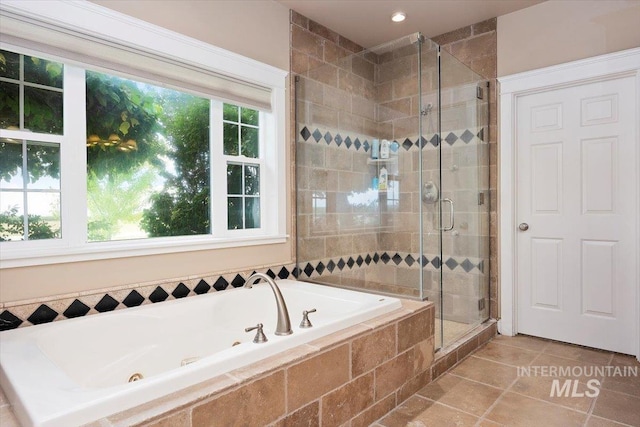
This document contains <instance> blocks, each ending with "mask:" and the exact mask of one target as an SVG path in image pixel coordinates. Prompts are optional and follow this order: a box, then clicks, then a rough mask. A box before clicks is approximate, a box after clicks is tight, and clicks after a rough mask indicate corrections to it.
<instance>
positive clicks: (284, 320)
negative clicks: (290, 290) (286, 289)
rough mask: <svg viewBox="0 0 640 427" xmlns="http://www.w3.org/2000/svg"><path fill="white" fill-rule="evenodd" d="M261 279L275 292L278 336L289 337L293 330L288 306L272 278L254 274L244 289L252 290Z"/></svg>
mask: <svg viewBox="0 0 640 427" xmlns="http://www.w3.org/2000/svg"><path fill="white" fill-rule="evenodd" d="M260 279H262V280H264V281H265V282H267V283H268V284H269V286H270V287H271V290H272V291H273V296H274V297H275V298H276V305H277V307H278V326H277V327H276V335H289V334H291V333H293V331H292V330H291V320H290V319H289V310H287V304H286V303H285V302H284V298H283V297H282V293H281V292H280V288H279V287H278V285H276V282H275V281H274V280H273V279H272V278H271V277H269V276H267V275H266V274H263V273H254V274H252V275H251V276H250V277H249V279H247V281H246V283H245V284H244V287H245V288H249V289H251V288H252V287H253V283H254V282H255V281H257V280H260Z"/></svg>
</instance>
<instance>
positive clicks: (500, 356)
mask: <svg viewBox="0 0 640 427" xmlns="http://www.w3.org/2000/svg"><path fill="white" fill-rule="evenodd" d="M474 356H475V357H480V358H483V359H489V360H493V361H496V362H500V363H504V364H507V365H511V366H527V365H530V364H531V362H533V360H534V359H535V358H536V357H537V356H538V353H537V352H533V351H529V350H524V349H522V348H516V347H510V346H506V345H500V344H496V343H493V342H490V343H488V344H486V345H485V346H484V347H482V348H480V349H479V350H478V351H477V352H475V353H474Z"/></svg>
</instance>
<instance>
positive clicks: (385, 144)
mask: <svg viewBox="0 0 640 427" xmlns="http://www.w3.org/2000/svg"><path fill="white" fill-rule="evenodd" d="M380 158H381V159H388V158H389V141H387V140H386V139H383V140H382V142H381V143H380Z"/></svg>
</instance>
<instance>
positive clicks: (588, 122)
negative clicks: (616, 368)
mask: <svg viewBox="0 0 640 427" xmlns="http://www.w3.org/2000/svg"><path fill="white" fill-rule="evenodd" d="M635 85H636V81H635V78H634V77H624V78H616V79H611V80H607V81H600V82H595V83H586V84H582V85H578V86H573V87H569V88H564V89H556V90H550V91H547V92H541V93H534V94H531V95H526V96H520V97H518V99H517V103H516V105H515V107H516V123H515V124H516V131H515V136H516V163H517V164H516V175H517V176H516V178H517V183H516V198H517V202H516V214H515V218H516V226H519V228H518V229H517V230H516V233H517V234H516V246H517V261H516V286H517V325H518V332H520V333H524V334H530V335H535V336H541V337H546V338H552V339H556V340H561V341H566V342H572V343H576V344H581V345H586V346H591V347H597V348H602V349H607V350H613V351H618V352H622V353H628V354H634V353H635V352H636V350H637V349H636V348H635V347H634V343H635V336H634V335H635V321H636V317H637V314H636V312H635V309H636V292H637V283H638V277H637V266H636V260H637V254H636V250H637V249H636V248H637V239H638V238H639V234H638V230H637V215H638V212H637V206H638V203H637V201H638V200H637V198H638V190H639V189H638V188H637V182H638V180H637V173H638V171H637V170H635V162H636V150H638V149H639V148H638V147H637V142H636V140H637V138H636V135H635V132H636V129H637V123H636V122H637V117H638V113H637V111H636V108H637V100H636V97H637V91H636V86H635ZM527 227H528V228H527Z"/></svg>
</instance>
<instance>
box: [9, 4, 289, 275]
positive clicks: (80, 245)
mask: <svg viewBox="0 0 640 427" xmlns="http://www.w3.org/2000/svg"><path fill="white" fill-rule="evenodd" d="M2 6H3V9H7V8H10V9H11V11H12V12H13V13H21V14H24V15H25V16H37V18H38V19H40V20H42V21H43V22H46V23H47V24H48V25H53V26H56V27H60V28H69V27H70V26H71V27H73V26H75V27H77V28H78V30H80V31H82V30H84V31H86V32H87V33H93V34H95V35H96V36H98V37H104V38H105V39H109V40H114V39H115V40H114V41H115V42H121V43H122V44H123V45H131V40H135V41H136V46H135V47H136V48H137V49H143V50H146V51H149V52H161V53H162V54H164V55H168V56H170V57H174V58H177V59H180V60H182V61H185V62H188V63H192V64H195V65H198V66H199V67H202V68H205V69H209V70H212V71H215V72H218V73H222V74H224V75H228V76H231V77H234V78H237V79H239V80H242V81H246V82H247V83H249V84H258V85H261V86H263V87H268V88H270V89H271V106H272V110H271V112H262V111H261V112H260V136H259V138H260V150H261V158H262V159H261V162H262V164H261V180H260V200H261V206H260V208H261V227H260V228H256V229H244V230H227V226H226V221H227V211H226V206H227V204H226V188H227V186H226V161H225V160H224V158H223V156H221V155H220V154H218V153H222V151H221V150H220V151H218V150H217V149H216V147H217V146H218V144H220V147H221V146H222V128H223V127H222V101H224V102H229V103H232V104H236V102H234V101H233V100H212V101H211V105H212V107H214V108H212V109H211V110H212V112H211V117H212V119H213V118H214V116H215V115H216V114H218V112H217V108H215V106H217V105H219V115H220V120H219V121H217V117H216V121H213V120H212V121H211V126H210V129H211V144H210V150H211V156H210V160H211V178H212V181H211V183H212V185H211V187H212V190H211V211H212V215H213V217H212V227H211V232H212V234H207V235H199V236H176V237H157V238H156V237H154V238H146V239H137V240H123V241H109V242H88V240H87V221H88V218H87V202H86V200H87V185H86V145H85V140H86V134H85V128H86V115H85V114H86V112H85V86H84V85H85V71H84V67H83V66H82V64H78V63H76V62H74V61H69V60H67V59H65V58H59V57H56V56H54V55H50V54H48V53H47V52H41V51H35V50H33V49H25V48H23V47H21V46H14V45H9V44H6V43H0V48H2V49H4V50H10V51H17V52H20V53H25V54H30V55H33V56H37V57H40V58H43V59H48V60H53V61H58V62H62V63H63V64H64V72H65V74H64V81H63V90H64V92H63V93H64V97H65V102H64V135H62V136H52V135H48V134H35V133H32V132H25V131H9V130H0V137H7V138H15V139H32V140H37V141H44V142H57V143H60V191H61V231H62V237H61V238H60V239H48V240H32V241H17V242H16V241H14V242H0V269H2V268H13V267H23V266H30V265H42V264H56V263H66V262H76V261H85V260H97V259H110V258H121V257H131V256H142V255H155V254H167V253H176V252H188V251H195V250H209V249H219V248H229V247H239V246H253V245H262V244H273V243H283V242H285V241H286V240H287V237H288V236H287V235H286V214H285V212H286V188H285V187H286V169H287V168H286V165H285V153H286V133H285V119H286V110H285V79H286V76H287V72H286V71H284V70H280V69H277V68H275V67H272V66H270V65H267V64H263V63H260V62H258V61H255V60H252V59H249V58H246V57H243V56H241V55H237V54H235V53H232V52H229V51H226V50H224V49H220V48H217V47H215V46H211V45H209V44H206V43H203V42H200V41H197V40H194V39H191V38H189V37H186V36H183V35H181V34H178V33H174V32H172V31H169V30H166V29H164V28H161V27H157V26H154V25H151V24H148V23H146V22H143V21H140V20H137V19H134V18H131V17H129V16H126V15H123V14H120V13H118V12H114V11H111V10H109V9H106V8H103V7H100V6H97V5H93V4H91V3H88V2H65V1H46V2H20V1H17V2H15V1H11V0H8V1H7V2H5V3H4V4H3V5H2ZM119 28H122V29H123V31H118V29H119ZM119 34H122V36H119ZM125 35H126V36H125ZM118 38H120V40H118ZM52 48H55V46H53V47H52ZM86 68H88V69H96V67H86ZM99 71H102V70H99ZM106 72H109V71H108V70H106ZM113 74H116V75H117V74H118V72H117V70H116V71H114V72H113ZM129 78H133V79H134V80H135V79H136V78H137V77H136V76H129ZM139 80H140V81H145V80H144V79H143V78H139ZM72 94H74V98H75V99H74V100H73V102H66V97H67V95H68V96H71V95H72ZM78 96H80V97H81V98H80V99H79V98H78ZM217 123H219V126H217V125H216V124H217ZM216 151H217V153H216ZM262 153H263V154H262ZM233 158H234V159H236V160H240V161H242V160H241V159H242V158H240V157H238V158H236V157H233ZM246 160H247V162H250V163H258V162H256V159H246ZM220 161H222V162H223V164H224V167H223V168H222V169H221V168H220V167H219V166H220V165H219V164H218V163H219V162H220ZM220 174H222V177H221V176H219V175H220ZM222 179H223V180H222ZM215 183H224V185H216V184H215ZM220 190H222V191H224V194H223V195H222V197H221V196H220V194H219V191H220ZM222 201H224V203H221V202H222ZM216 202H217V203H216ZM220 209H222V212H219V210H220ZM222 220H224V224H222V223H221V221H222Z"/></svg>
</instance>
